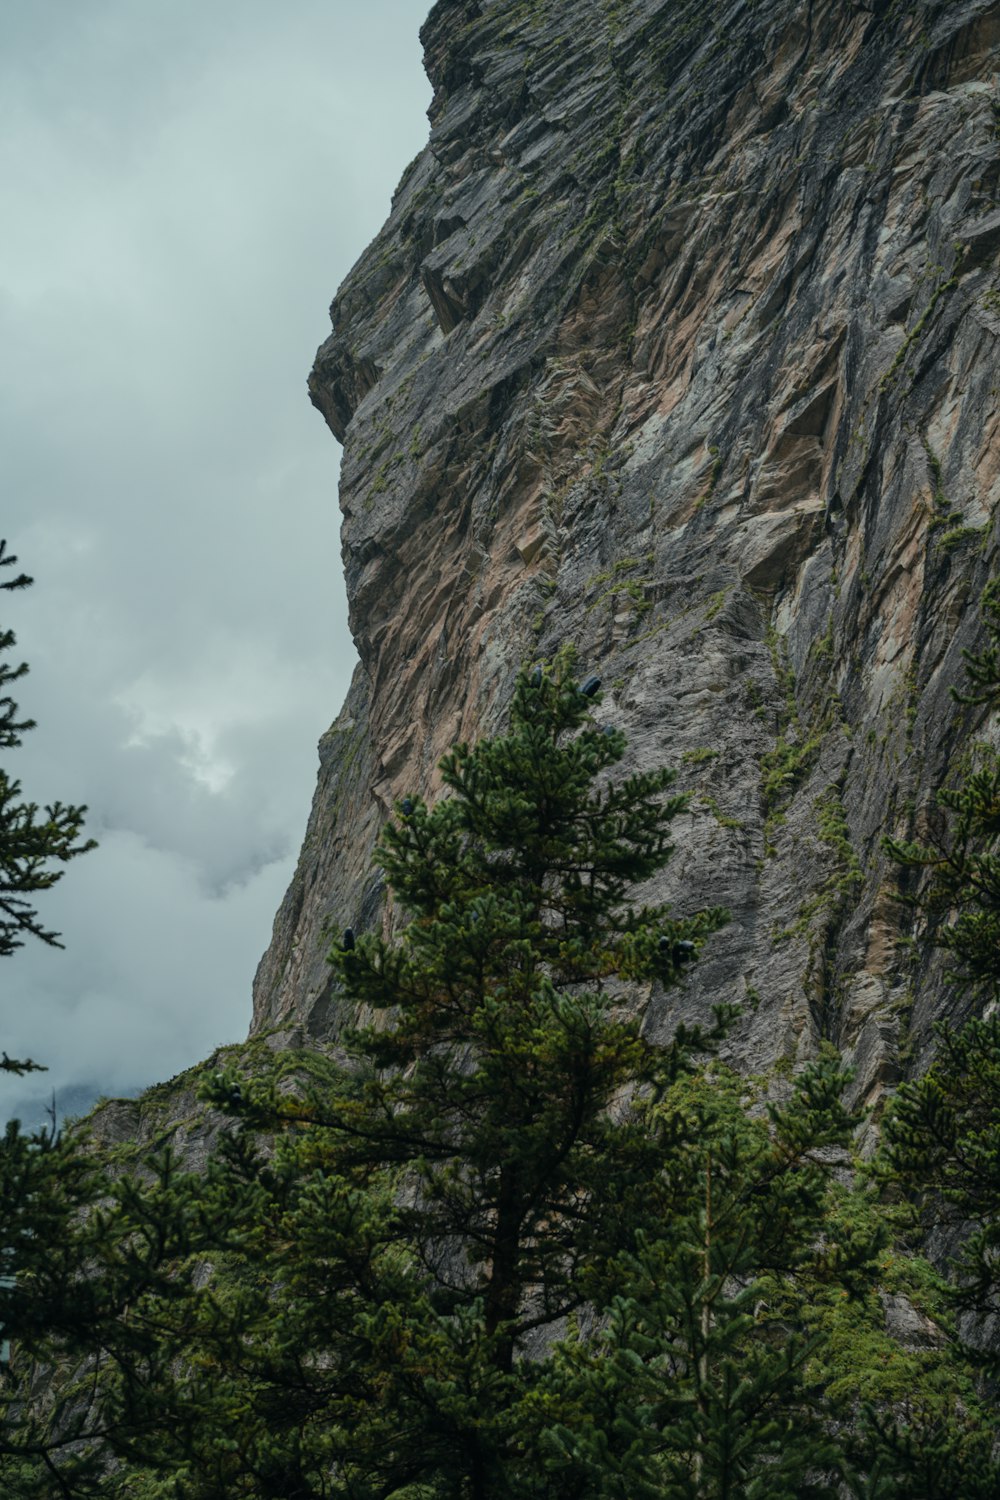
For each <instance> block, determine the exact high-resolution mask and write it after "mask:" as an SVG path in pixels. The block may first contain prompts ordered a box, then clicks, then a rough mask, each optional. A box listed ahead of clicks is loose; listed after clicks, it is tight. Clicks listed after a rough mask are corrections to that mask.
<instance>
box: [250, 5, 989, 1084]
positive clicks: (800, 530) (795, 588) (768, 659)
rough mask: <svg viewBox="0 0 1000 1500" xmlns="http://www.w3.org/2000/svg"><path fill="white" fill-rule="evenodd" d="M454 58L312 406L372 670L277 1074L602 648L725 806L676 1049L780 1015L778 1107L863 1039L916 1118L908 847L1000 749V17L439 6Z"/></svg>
mask: <svg viewBox="0 0 1000 1500" xmlns="http://www.w3.org/2000/svg"><path fill="white" fill-rule="evenodd" d="M422 36H423V41H424V45H425V49H426V63H427V68H428V72H429V74H430V77H431V80H432V82H433V84H434V88H435V94H434V101H433V104H432V106H431V109H430V120H431V133H430V140H429V142H428V145H427V146H426V147H425V149H424V150H423V151H422V152H421V153H420V155H419V156H418V157H417V159H416V161H415V162H414V164H413V165H412V166H411V168H410V169H409V170H408V172H407V174H406V176H405V177H404V180H403V182H402V183H401V185H400V187H399V190H398V191H397V193H396V196H395V199H394V201H393V205H392V211H391V214H390V216H389V219H388V221H387V223H386V225H385V227H384V229H383V230H382V232H381V233H380V234H379V236H378V237H377V238H376V240H375V241H374V242H373V244H372V245H371V246H370V247H369V248H368V249H367V250H366V251H365V252H364V254H363V255H362V257H361V259H360V260H359V261H358V263H357V265H356V266H355V268H354V270H353V271H352V272H351V274H350V276H349V277H348V279H347V281H346V282H345V284H344V286H343V287H342V288H341V290H340V292H339V293H338V295H337V298H336V300H335V301H334V304H333V307H332V310H331V316H332V324H333V329H332V333H331V335H330V337H329V338H328V339H327V340H326V342H325V343H324V344H323V345H322V346H321V348H320V350H319V352H318V354H317V358H316V364H315V368H314V370H313V373H312V376H311V379H310V390H311V393H312V399H313V401H314V403H315V404H316V406H317V407H318V408H319V410H320V411H321V412H322V413H323V415H324V416H325V418H326V420H327V422H328V423H329V425H330V428H331V430H332V431H333V433H334V434H335V436H337V437H338V438H339V439H340V440H341V441H343V442H344V444H345V451H344V463H343V471H342V484H341V502H342V507H343V513H344V526H343V555H344V564H345V568H346V573H347V583H348V590H349V596H350V605H351V616H350V618H351V626H352V629H353V632H354V636H355V639H356V641H357V645H358V650H359V652H360V658H361V664H360V666H359V667H358V670H357V675H356V678H355V683H354V686H353V687H352V689H351V693H350V696H349V698H348V701H347V703H346V705H345V707H344V710H343V712H342V714H341V716H340V718H339V719H338V720H337V723H336V724H335V725H334V727H333V729H332V730H331V731H330V732H329V734H328V735H327V736H325V737H324V739H323V741H322V742H321V746H320V754H321V763H320V774H319V783H318V787H317V792H316V798H315V802H314V805H313V812H312V816H311V818H310V822H309V828H308V831H307V834H306V841H305V844H304V846H303V851H302V855H301V858H300V861H299V867H298V869H297V871H296V874H295V878H294V880H293V883H292V886H291V888H290V890H289V893H288V895H287V896H286V898H285V901H284V903H283V904H282V907H281V909H280V911H279V913H278V916H277V918H276V921H275V928H274V937H273V941H272V943H271V946H270V948H269V950H268V952H267V954H266V955H265V957H264V959H263V961H262V963H261V966H260V969H259V971H258V975H257V981H256V985H255V991H254V1023H253V1028H254V1033H257V1032H262V1031H266V1030H267V1029H268V1028H270V1027H273V1026H275V1025H277V1024H294V1025H297V1026H299V1027H302V1028H304V1029H305V1031H306V1033H307V1034H309V1035H311V1036H313V1037H315V1038H317V1039H321V1038H326V1037H332V1036H334V1035H335V1034H336V1031H337V1028H338V1026H339V1024H340V1022H341V1021H342V1019H343V1017H342V1016H341V1015H340V1012H339V1010H338V1005H337V999H336V995H335V994H333V992H332V991H331V987H330V981H329V977H328V971H327V968H326V965H325V962H324V946H325V944H326V943H328V941H329V939H328V938H326V937H324V933H326V932H327V930H328V929H329V928H330V927H331V926H332V927H333V928H334V929H335V930H339V929H340V928H342V927H343V926H345V925H347V924H351V925H354V926H356V927H360V928H363V927H364V926H366V925H370V924H371V923H373V922H377V921H380V920H383V904H382V901H381V887H380V884H379V880H378V876H377V872H376V873H374V874H373V873H372V872H371V870H370V859H371V850H372V847H373V844H374V841H375V838H376V836H377V833H378V829H379V827H380V825H381V824H382V822H383V821H384V819H385V817H386V816H387V815H388V813H389V810H390V809H391V807H392V803H393V800H394V799H395V798H397V797H399V796H401V795H403V793H404V792H416V791H419V792H421V793H422V794H423V795H425V796H427V797H429V798H433V796H434V795H435V793H436V791H437V789H438V782H437V780H436V775H435V767H436V763H437V761H438V758H439V757H440V755H441V754H442V753H443V752H444V751H445V750H446V749H447V747H448V746H449V745H450V744H451V743H452V742H453V741H454V740H455V739H457V738H460V737H461V738H473V737H476V736H479V735H483V734H487V733H490V732H491V731H493V730H494V729H495V728H496V727H497V726H498V724H500V723H501V721H502V719H503V716H504V713H505V710H506V705H507V698H508V695H509V691H510V682H511V679H512V674H513V672H514V670H515V669H516V667H517V665H518V664H519V663H520V662H521V661H522V660H524V659H529V658H530V659H538V658H540V657H543V656H545V655H546V654H551V653H552V652H553V651H554V650H555V648H556V647H557V645H558V644H560V643H562V642H564V641H572V642H573V643H574V644H575V645H576V646H577V648H578V650H579V653H580V660H581V674H582V675H585V674H586V673H588V672H590V671H594V672H599V674H600V676H601V679H602V681H603V684H604V699H603V703H602V704H601V707H600V708H599V709H598V717H599V718H600V720H601V721H602V722H608V723H612V722H613V723H614V724H615V725H617V726H619V727H620V728H621V729H623V730H624V732H625V733H626V735H627V736H628V739H629V760H628V764H629V765H631V766H651V765H659V764H661V763H663V762H668V763H672V764H674V765H676V766H677V767H678V769H679V770H680V772H681V775H682V781H683V783H684V784H686V785H687V786H689V787H690V788H691V790H692V791H693V793H694V799H693V802H692V806H691V811H690V814H689V815H688V816H686V817H685V818H684V819H683V820H682V826H681V827H679V829H678V840H677V853H676V855H675V857H674V860H673V862H672V864H671V865H670V867H669V868H668V869H667V870H666V871H665V872H664V875H663V878H662V880H661V882H660V884H659V888H658V892H657V893H658V894H660V895H663V896H666V897H667V898H669V899H671V900H672V901H674V902H676V904H677V907H678V908H679V909H680V910H681V911H686V910H690V909H693V908H696V907H699V906H702V905H706V904H711V903H716V902H721V903H724V904H725V905H727V906H728V907H729V908H730V910H731V912H732V921H731V923H730V925H729V927H728V928H727V929H726V930H725V931H724V932H723V933H721V934H720V935H719V936H718V937H717V938H716V939H714V940H713V942H712V943H711V944H710V945H709V946H708V948H707V950H706V952H705V954H704V955H703V957H702V959H701V961H700V962H699V963H698V964H697V965H695V966H693V970H692V973H691V976H690V978H689V979H688V981H687V983H686V985H685V987H684V989H683V990H682V991H671V992H669V993H668V994H663V993H659V992H653V993H650V994H649V995H645V996H640V997H637V1004H639V1005H641V1006H642V1007H643V1010H644V1015H645V1025H646V1027H647V1029H648V1031H649V1034H651V1035H655V1036H666V1035H667V1034H668V1032H669V1030H670V1028H671V1027H672V1026H673V1025H674V1024H675V1022H676V1019H677V1017H678V1016H679V1015H681V1014H684V1015H698V1014H703V1013H704V1012H705V1010H706V1008H707V1007H708V1006H709V1005H710V1004H711V1003H712V1002H715V1001H718V1000H721V999H736V1000H742V999H744V998H746V997H747V996H748V995H749V997H750V998H751V1000H752V1002H753V1003H752V1004H750V1005H748V1006H747V1007H746V1009H745V1013H744V1018H743V1020H742V1021H741V1022H740V1024H739V1025H738V1027H737V1028H736V1030H735V1032H734V1033H733V1037H732V1040H731V1044H730V1050H731V1053H732V1055H733V1056H734V1057H735V1058H736V1059H737V1060H738V1061H739V1062H740V1063H741V1065H742V1066H745V1067H748V1068H754V1069H757V1068H762V1067H765V1066H767V1065H769V1064H771V1063H773V1062H775V1061H777V1060H778V1059H783V1058H784V1059H790V1060H792V1061H793V1062H797V1061H801V1060H803V1059H805V1058H806V1057H808V1056H810V1055H812V1054H813V1053H814V1052H815V1051H816V1048H817V1047H818V1045H819V1044H820V1042H821V1041H823V1040H824V1039H829V1040H832V1041H833V1042H834V1043H835V1044H836V1045H837V1046H838V1047H839V1048H840V1049H841V1050H842V1052H843V1053H844V1054H845V1055H846V1056H847V1057H848V1058H850V1059H852V1060H853V1061H854V1063H855V1065H856V1080H855V1090H856V1093H857V1096H858V1098H859V1099H860V1100H863V1101H865V1102H867V1103H869V1104H877V1102H878V1101H879V1099H880V1098H881V1096H882V1095H883V1094H884V1092H885V1091H886V1089H888V1088H891V1087H892V1086H893V1085H894V1083H895V1082H896V1080H897V1079H898V1078H899V1077H900V1076H901V1073H902V1072H904V1071H905V1070H906V1069H909V1068H913V1067H920V1066H921V1065H922V1064H923V1063H924V1062H925V1061H926V1058H927V1056H928V1048H929V1045H930V1041H929V1037H930V1024H931V1022H932V1020H933V1019H934V1017H935V1016H936V1015H939V1014H940V1013H941V1011H942V1005H943V1003H944V1001H943V995H944V990H943V981H942V974H941V965H940V963H939V961H938V960H937V959H935V958H933V957H931V956H927V955H926V954H924V953H923V952H922V950H921V949H920V948H919V947H918V948H917V949H916V950H915V951H916V959H914V958H913V955H912V954H911V952H910V951H909V950H908V949H903V948H901V947H900V943H899V940H900V938H901V937H905V936H908V935H909V927H908V922H909V918H908V916H907V914H906V912H905V910H904V909H902V908H900V907H899V905H898V904H897V903H896V902H895V900H894V892H895V876H894V872H893V870H892V869H891V868H890V867H889V866H888V865H887V863H886V860H885V858H884V856H883V855H882V853H881V852H880V839H881V837H882V835H883V834H884V833H886V832H889V833H894V834H905V833H907V832H909V830H910V829H911V827H912V826H913V821H914V817H915V816H916V815H917V814H918V813H919V810H920V809H921V808H922V807H924V806H925V804H926V802H927V800H928V797H929V795H930V792H931V789H932V788H933V787H934V786H935V785H936V784H937V783H938V782H939V781H940V779H941V777H942V776H943V775H944V774H945V772H946V770H947V767H948V765H949V763H950V762H951V761H952V759H953V758H954V756H955V753H956V750H957V749H959V748H960V747H961V745H962V744H963V743H964V742H965V740H966V739H967V738H968V737H969V736H970V735H971V734H974V733H976V732H978V731H979V729H980V727H981V726H980V723H979V722H978V721H977V717H976V715H975V714H974V713H970V712H969V711H966V710H963V709H960V708H959V707H958V706H957V705H956V704H955V703H954V702H953V701H952V699H951V697H950V695H949V689H950V687H951V686H952V684H954V683H956V682H958V681H960V679H961V673H962V664H961V652H962V649H963V648H964V647H970V646H974V645H975V644H976V641H977V630H978V616H977V611H976V608H975V604H976V600H977V598H978V595H979V593H980V591H981V589H982V587H983V585H984V583H985V581H986V579H987V578H988V577H989V576H990V573H991V571H993V570H994V569H995V566H996V535H995V526H994V512H995V509H996V504H997V499H998V496H1000V444H998V441H997V422H998V416H997V400H996V397H997V389H998V376H997V339H998V335H1000V280H998V272H997V253H998V249H1000V207H998V203H997V197H998V184H1000V148H998V140H997V136H998V126H997V114H996V106H995V100H996V83H997V71H998V68H1000V20H998V18H997V12H996V6H995V4H993V3H991V0H948V3H941V0H939V3H931V0H925V3H914V4H911V5H908V6H906V7H901V6H889V5H886V4H884V3H876V0H872V3H869V4H860V3H852V4H845V3H844V0H816V3H815V4H812V5H810V6H809V7H803V6H802V5H800V4H798V3H797V0H769V3H767V4H763V5H755V6H750V5H747V4H745V3H741V0H714V3H712V4H709V5H706V4H705V3H704V0H633V3H631V4H630V5H629V6H618V5H615V4H606V3H603V0H521V3H511V0H479V3H472V0H440V3H438V4H437V5H436V6H435V8H434V9H433V11H432V12H431V15H430V17H429V18H428V20H427V23H426V25H425V27H424V30H423V33H422Z"/></svg>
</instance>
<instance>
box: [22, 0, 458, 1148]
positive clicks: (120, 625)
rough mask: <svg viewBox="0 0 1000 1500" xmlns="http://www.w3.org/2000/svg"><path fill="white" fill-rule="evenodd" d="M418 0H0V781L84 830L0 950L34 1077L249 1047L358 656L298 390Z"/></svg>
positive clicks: (425, 94) (382, 167)
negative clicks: (2, 561) (16, 577)
mask: <svg viewBox="0 0 1000 1500" xmlns="http://www.w3.org/2000/svg"><path fill="white" fill-rule="evenodd" d="M428 8H429V0H367V4H366V5H364V6H362V5H360V4H359V3H358V0H285V3H284V4H281V5H278V4H276V3H275V0H142V3H137V0H22V3H14V0H8V3H6V4H0V221H2V224H3V232H2V235H0V463H2V466H3V476H2V477H3V489H2V512H0V535H3V536H6V538H7V539H8V543H9V545H10V546H11V547H13V549H14V550H15V551H16V553H17V554H18V557H19V559H20V565H21V567H22V568H23V569H24V570H26V571H27V572H29V573H30V574H32V575H33V576H34V578H35V580H36V581H35V586H34V588H32V589H31V590H29V591H27V592H26V593H22V594H19V595H10V594H0V626H4V627H8V628H13V629H14V630H15V631H16V632H17V637H18V642H17V648H16V653H14V654H16V656H17V658H18V659H21V658H22V657H23V658H25V659H27V661H28V662H29V664H30V667H31V671H30V675H29V676H28V677H27V678H25V679H24V680H23V681H22V682H20V683H19V684H18V701H19V704H20V707H21V709H22V710H23V711H24V712H25V713H28V714H30V715H31V716H32V717H33V718H35V719H37V721H38V726H39V727H38V729H37V730H35V731H33V732H32V733H31V734H29V735H28V736H26V738H25V741H24V745H23V746H22V748H21V749H19V750H16V751H8V752H6V758H5V761H4V769H5V770H7V771H8V773H9V774H11V775H17V776H19V777H20V778H21V780H22V782H23V786H24V793H25V795H26V796H27V797H28V798H30V799H31V800H34V801H37V802H39V803H45V802H48V801H51V800H54V799H57V798H58V799H61V800H62V801H68V802H86V803H87V804H88V806H89V809H90V811H89V815H88V820H87V831H88V832H89V833H92V834H93V835H94V836H95V837H96V838H97V839H98V840H99V841H100V848H99V849H98V850H97V851H96V852H95V853H92V854H88V855H86V856H85V857H84V858H82V859H80V860H78V861H76V862H74V863H73V864H71V865H70V866H68V868H67V871H66V875H65V878H64V879H63V881H62V882H61V883H60V885H59V886H58V887H56V888H55V889H54V890H53V891H52V892H50V893H47V894H44V895H42V896H40V897H39V898H38V909H39V915H40V916H41V917H42V919H43V920H44V921H45V922H46V924H47V925H49V926H52V927H55V928H57V929H58V930H60V931H61V933H62V935H63V939H64V941H65V944H66V949H65V951H64V952H60V951H58V950H50V949H46V948H43V947H42V946H41V945H39V944H37V943H32V944H30V945H29V946H26V947H24V948H22V949H20V950H19V951H18V952H17V953H16V954H15V955H13V956H12V957H9V958H6V959H2V960H0V964H2V971H0V997H2V1020H0V1046H2V1047H4V1048H5V1049H6V1050H7V1052H8V1053H10V1054H12V1055H14V1056H24V1055H30V1056H32V1057H35V1058H37V1059H38V1060H39V1061H42V1062H45V1063H47V1064H48V1065H49V1069H50V1071H49V1073H48V1074H47V1075H37V1078H36V1079H35V1080H26V1081H24V1082H22V1083H18V1082H17V1081H13V1080H11V1081H4V1080H3V1077H2V1075H0V1115H2V1116H7V1115H9V1114H11V1113H18V1112H21V1113H23V1114H24V1115H25V1118H26V1119H27V1118H28V1117H29V1115H30V1114H31V1110H30V1107H29V1104H28V1101H29V1100H30V1099H31V1098H32V1097H35V1098H37V1096H38V1094H39V1081H40V1082H41V1084H42V1086H43V1087H44V1089H45V1090H49V1089H51V1088H52V1087H53V1086H54V1087H55V1089H56V1091H57V1096H58V1098H59V1102H60V1103H61V1104H64V1105H67V1106H69V1107H73V1106H74V1105H79V1104H80V1103H82V1102H83V1100H84V1099H85V1097H86V1096H87V1095H88V1094H96V1093H97V1092H107V1093H116V1092H126V1091H131V1090H133V1089H135V1088H137V1087H140V1086H144V1085H146V1084H149V1083H153V1082H156V1081H157V1080H160V1079H164V1078H167V1077H169V1076H171V1075H172V1074H173V1073H175V1072H177V1071H178V1070H179V1069H181V1068H184V1067H187V1066H188V1065H189V1064H191V1063H193V1062H196V1061H198V1060H199V1059H201V1058H203V1057H204V1056H205V1055H206V1054H207V1053H208V1052H210V1051H211V1049H212V1048H213V1047H214V1046H216V1045H218V1044H219V1043H221V1042H229V1041H238V1040H241V1039H242V1038H243V1037H244V1036H245V1035H246V1032H247V1028H248V1025H249V1021H250V985H251V980H252V977H253V972H254V969H255V967H256V965H257V962H258V959H259V958H260V955H261V953H262V952H263V950H264V948H265V947H266V946H267V943H268V940H269V937H270V931H271V922H272V919H273V916H274V913H275V910H276V909H277V906H278V903H279V901H280V899H281V896H282V894H283V892H284V890H285V887H286V885H287V883H288V880H289V878H290V876H291V873H292V870H293V868H294V862H295V857H296V854H297V851H298V846H299V843H300V841H301V838H302V834H303V832H304V828H305V820H306V815H307V811H308V806H309V801H310V798H311V795H312V790H313V783H314V779H315V767H316V741H317V739H318V737H319V735H320V734H321V733H322V731H323V730H324V729H325V728H326V726H327V725H328V724H329V723H330V722H331V720H332V719H333V717H334V716H335V714H336V712H337V710H338V708H339V706H340V703H341V701H342V699H343V696H344V692H345V691H346V687H347V683H348V680H349V677H350V673H351V670H352V667H353V662H354V653H353V646H352V644H351V641H350V637H349V634H348V632H347V628H346V623H345V615H346V611H345V604H344V595H343V584H342V577H341V565H340V545H339V512H338V509H337V503H336V487H337V472H338V462H339V448H338V446H337V444H336V443H335V441H334V439H333V438H332V436H331V435H330V433H329V432H328V431H327V429H326V427H325V425H324V423H323V421H322V419H321V417H320V416H319V415H318V413H316V412H315V411H313V409H312V408H311V406H310V405H309V400H308V397H307V394H306V389H305V377H306V374H307V372H308V369H309V366H310V365H311V363H312V357H313V353H314V351H315V348H316V345H317V344H318V343H319V342H320V341H321V340H322V339H323V338H324V337H325V336H326V334H327V332H328V329H329V319H328V314H327V308H328V306H329V303H330V301H331V299H332V297H333V294H334V292H335V291H336V289H337V286H338V284H339V283H340V281H341V280H342V278H343V277H344V275H345V274H346V272H347V271H348V270H349V268H350V266H351V264H352V263H353V261H354V260H355V259H356V258H357V256H358V255H359V254H360V253H361V251H362V249H363V248H364V246H365V245H366V244H367V242H368V241H369V240H370V239H371V238H372V236H373V235H374V233H375V232H376V231H377V229H378V228H379V226H380V224H381V223H382V221H383V220H384V219H385V217H386V214H387V212H388V208H389V199H390V195H391V193H392V190H393V188H394V187H395V185H396V183H397V181H398V179H399V177H400V175H401V173H402V170H403V168H404V167H405V165H406V164H407V162H408V161H409V160H410V159H411V158H412V157H413V156H414V155H415V154H416V153H417V151H418V150H420V149H421V147H422V146H423V145H424V143H425V141H426V137H427V123H426V120H425V118H424V111H425V109H426V107H427V104H428V102H429V98H430V88H429V85H428V83H427V81H426V78H425V76H424V74H423V70H422V67H421V60H420V46H419V42H418V38H417V33H418V30H419V26H420V23H421V21H422V20H423V18H424V16H425V14H426V11H427V9H428Z"/></svg>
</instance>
